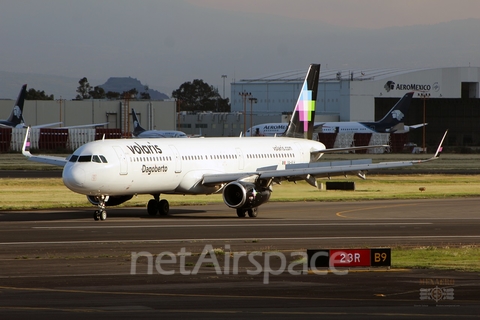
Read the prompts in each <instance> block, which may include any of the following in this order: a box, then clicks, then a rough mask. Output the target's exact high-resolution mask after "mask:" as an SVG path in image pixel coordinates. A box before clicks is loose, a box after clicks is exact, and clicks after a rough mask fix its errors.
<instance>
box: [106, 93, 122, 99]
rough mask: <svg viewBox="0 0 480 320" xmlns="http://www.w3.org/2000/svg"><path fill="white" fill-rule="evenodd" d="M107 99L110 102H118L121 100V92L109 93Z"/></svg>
mask: <svg viewBox="0 0 480 320" xmlns="http://www.w3.org/2000/svg"><path fill="white" fill-rule="evenodd" d="M105 97H106V98H107V99H108V100H118V99H119V98H120V93H119V92H113V91H108V92H107V93H106V94H105Z"/></svg>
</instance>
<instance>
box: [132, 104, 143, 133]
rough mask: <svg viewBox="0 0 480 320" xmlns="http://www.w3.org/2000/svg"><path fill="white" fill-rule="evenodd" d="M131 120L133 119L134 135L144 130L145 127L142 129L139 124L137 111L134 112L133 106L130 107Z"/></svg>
mask: <svg viewBox="0 0 480 320" xmlns="http://www.w3.org/2000/svg"><path fill="white" fill-rule="evenodd" d="M132 120H133V135H134V136H135V137H136V136H138V135H139V134H140V133H142V132H144V131H145V129H143V128H142V127H141V126H140V121H138V118H137V113H136V112H135V110H134V109H133V108H132Z"/></svg>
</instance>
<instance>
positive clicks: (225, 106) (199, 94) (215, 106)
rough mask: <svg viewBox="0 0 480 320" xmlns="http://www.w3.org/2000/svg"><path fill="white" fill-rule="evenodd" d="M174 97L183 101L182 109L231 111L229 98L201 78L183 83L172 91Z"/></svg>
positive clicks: (181, 103)
mask: <svg viewBox="0 0 480 320" xmlns="http://www.w3.org/2000/svg"><path fill="white" fill-rule="evenodd" d="M172 98H175V99H177V100H179V101H181V102H180V105H181V111H215V112H229V111H230V104H229V100H228V99H222V97H221V96H220V94H219V93H218V90H217V89H215V88H214V87H213V86H210V85H208V84H207V83H206V82H204V81H203V80H199V79H195V80H193V82H185V83H183V84H182V85H181V86H180V88H178V89H177V90H174V91H173V92H172Z"/></svg>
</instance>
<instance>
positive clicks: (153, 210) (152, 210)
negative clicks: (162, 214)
mask: <svg viewBox="0 0 480 320" xmlns="http://www.w3.org/2000/svg"><path fill="white" fill-rule="evenodd" d="M147 212H148V214H149V215H151V216H154V215H156V214H157V213H158V203H157V201H156V200H155V199H151V200H149V201H148V204H147Z"/></svg>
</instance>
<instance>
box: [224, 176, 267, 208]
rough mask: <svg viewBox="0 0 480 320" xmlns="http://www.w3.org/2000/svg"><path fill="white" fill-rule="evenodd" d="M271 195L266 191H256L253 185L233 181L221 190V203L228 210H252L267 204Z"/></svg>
mask: <svg viewBox="0 0 480 320" xmlns="http://www.w3.org/2000/svg"><path fill="white" fill-rule="evenodd" d="M258 189H260V188H258ZM271 193H272V191H271V190H268V189H263V190H261V191H259V190H257V189H256V187H255V185H254V184H253V183H247V182H242V181H233V182H230V183H229V184H227V185H226V186H225V188H224V189H223V201H224V202H225V204H226V205H227V206H229V207H230V208H234V209H252V208H255V207H258V206H259V205H261V204H263V203H265V202H267V201H268V199H270V194H271Z"/></svg>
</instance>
